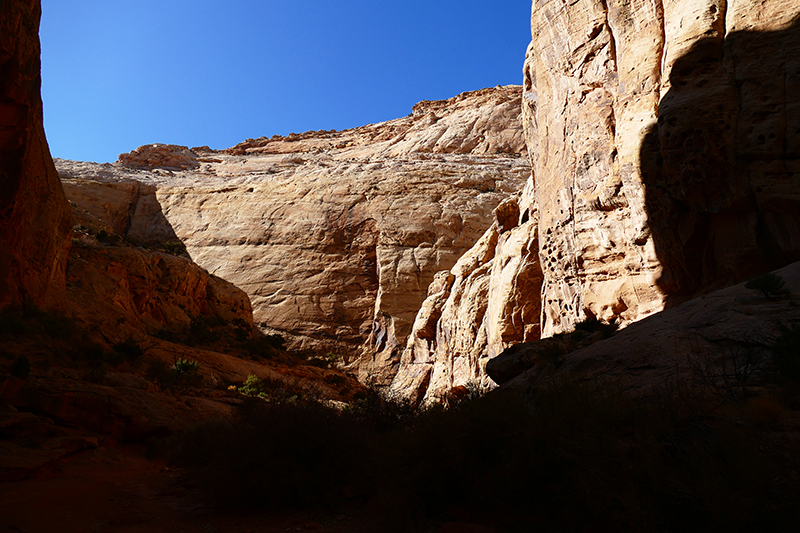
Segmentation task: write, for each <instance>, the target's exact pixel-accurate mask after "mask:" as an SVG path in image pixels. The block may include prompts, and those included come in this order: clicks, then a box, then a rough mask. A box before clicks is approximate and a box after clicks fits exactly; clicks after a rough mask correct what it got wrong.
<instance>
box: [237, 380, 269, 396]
mask: <svg viewBox="0 0 800 533" xmlns="http://www.w3.org/2000/svg"><path fill="white" fill-rule="evenodd" d="M237 390H238V391H239V392H240V393H242V394H244V395H245V396H257V397H260V398H264V399H268V398H269V394H268V393H267V391H266V387H265V386H264V383H263V382H262V381H261V380H260V379H258V376H256V375H255V374H250V375H248V376H247V379H246V380H245V382H244V383H243V384H242V386H241V387H239V388H238V389H237Z"/></svg>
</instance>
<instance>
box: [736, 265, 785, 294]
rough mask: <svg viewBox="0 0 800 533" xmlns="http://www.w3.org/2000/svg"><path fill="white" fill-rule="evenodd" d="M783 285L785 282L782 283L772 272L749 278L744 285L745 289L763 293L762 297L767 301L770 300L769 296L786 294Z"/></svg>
mask: <svg viewBox="0 0 800 533" xmlns="http://www.w3.org/2000/svg"><path fill="white" fill-rule="evenodd" d="M784 285H786V282H785V281H783V280H782V279H781V277H780V276H778V275H776V274H773V273H772V272H768V273H766V274H762V275H760V276H756V277H754V278H750V279H749V280H747V283H745V284H744V286H745V288H747V289H752V290H755V291H761V292H762V293H764V297H765V298H766V299H767V300H771V299H772V298H771V296H778V295H782V294H788V293H789V291H788V290H786V289H785V288H784Z"/></svg>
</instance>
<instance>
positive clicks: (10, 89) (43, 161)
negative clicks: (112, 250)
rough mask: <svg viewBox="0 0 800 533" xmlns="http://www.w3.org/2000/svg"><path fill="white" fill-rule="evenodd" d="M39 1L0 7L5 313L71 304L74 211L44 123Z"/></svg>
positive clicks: (0, 251) (0, 292) (0, 252)
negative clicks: (67, 300)
mask: <svg viewBox="0 0 800 533" xmlns="http://www.w3.org/2000/svg"><path fill="white" fill-rule="evenodd" d="M40 16H41V7H40V5H39V3H38V2H27V1H22V0H9V1H7V2H0V308H3V307H5V306H7V305H13V304H21V303H30V304H34V305H38V306H42V307H48V308H51V307H59V306H63V304H64V297H65V293H64V275H65V274H64V272H65V267H66V258H67V252H68V250H69V242H70V241H69V232H70V225H71V223H70V213H69V206H68V204H67V201H66V199H65V198H64V193H63V191H62V190H61V185H60V184H59V181H58V174H57V173H56V169H55V167H54V166H53V161H52V159H51V158H50V152H49V150H48V147H47V141H46V140H45V136H44V128H43V126H42V97H41V92H40V87H41V76H40V72H39V68H40V67H39V65H40V59H39V18H40Z"/></svg>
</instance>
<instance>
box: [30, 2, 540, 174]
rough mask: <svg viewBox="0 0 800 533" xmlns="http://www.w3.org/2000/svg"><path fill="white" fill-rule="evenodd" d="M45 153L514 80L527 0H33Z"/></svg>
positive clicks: (338, 117)
mask: <svg viewBox="0 0 800 533" xmlns="http://www.w3.org/2000/svg"><path fill="white" fill-rule="evenodd" d="M42 10H43V14H42V25H41V31H40V35H41V40H42V77H43V81H42V98H43V100H44V111H45V130H46V132H47V137H48V141H49V143H50V150H51V152H52V154H53V156H54V157H62V158H68V159H77V160H86V161H97V162H106V161H115V160H116V158H117V156H118V154H120V153H121V152H127V151H130V150H133V149H134V148H136V147H138V146H140V145H142V144H148V143H153V142H162V143H173V144H182V145H188V146H200V145H209V146H211V147H212V148H227V147H230V146H233V145H234V144H236V143H238V142H240V141H243V140H244V139H246V138H249V137H260V136H262V135H267V136H271V135H274V134H281V135H285V134H288V133H291V132H302V131H308V130H319V129H326V130H327V129H337V130H341V129H345V128H350V127H355V126H361V125H364V124H368V123H372V122H380V121H383V120H389V119H393V118H397V117H401V116H404V115H407V114H408V113H409V112H410V111H411V106H412V105H413V104H414V103H416V102H418V101H419V100H436V99H442V98H449V97H451V96H455V95H456V94H458V93H461V92H464V91H469V90H474V89H480V88H483V87H490V86H494V85H508V84H519V83H521V80H522V63H523V61H524V58H525V48H526V46H527V44H528V41H530V26H529V18H530V0H500V1H494V2H489V1H487V0H483V1H473V0H458V1H456V0H432V1H431V0H427V1H416V0H412V1H404V2H381V1H375V0H371V1H367V0H339V1H330V0H328V1H324V0H280V1H274V0H261V1H255V0H191V1H190V0H137V1H135V2H132V1H130V0H71V1H68V2H67V1H64V0H42Z"/></svg>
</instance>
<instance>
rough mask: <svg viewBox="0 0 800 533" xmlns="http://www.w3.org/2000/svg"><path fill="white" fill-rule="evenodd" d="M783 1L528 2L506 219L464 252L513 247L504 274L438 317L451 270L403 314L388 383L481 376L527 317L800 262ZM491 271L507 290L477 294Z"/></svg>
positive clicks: (450, 382)
mask: <svg viewBox="0 0 800 533" xmlns="http://www.w3.org/2000/svg"><path fill="white" fill-rule="evenodd" d="M798 14H800V3H798V2H797V1H796V0H776V1H771V2H752V1H749V0H738V1H737V0H728V1H725V0H663V1H662V0H579V1H577V2H565V1H560V0H551V1H540V0H537V1H534V2H533V9H532V13H531V30H532V41H531V44H530V46H529V48H528V51H527V55H526V61H525V65H524V94H523V121H524V129H525V135H526V141H527V145H528V150H529V155H530V159H531V164H532V175H531V178H530V180H529V182H528V183H527V185H526V186H525V188H524V190H523V192H522V194H521V196H520V198H519V199H518V208H519V226H518V227H517V228H515V229H514V230H513V232H511V233H509V238H508V239H506V240H505V241H502V242H501V241H500V240H498V243H497V244H496V245H494V247H495V249H494V250H493V251H488V248H491V243H490V242H485V243H483V244H480V245H479V246H478V247H477V248H476V249H474V250H473V251H472V252H470V254H474V253H477V254H478V255H481V253H482V252H480V250H479V248H480V247H481V246H483V247H484V248H487V247H488V248H487V252H486V254H484V255H483V256H482V257H485V258H487V261H489V260H491V259H490V258H491V257H495V258H497V257H504V256H507V257H508V258H513V260H510V259H505V260H504V261H507V262H509V263H510V264H511V266H510V270H511V271H510V272H509V271H505V270H501V269H500V268H499V266H498V265H492V267H491V268H489V267H488V263H485V264H484V265H483V266H482V267H480V268H481V270H480V272H478V270H473V271H471V273H470V274H468V277H469V276H471V278H470V279H469V281H468V284H469V286H470V287H474V288H475V292H469V291H467V293H469V294H470V296H469V300H470V301H472V302H475V303H476V305H477V306H478V308H482V309H484V310H487V311H488V310H489V309H490V308H491V309H501V311H500V312H499V313H494V314H489V313H479V312H474V313H472V314H471V315H469V316H468V315H465V314H464V313H456V314H452V313H448V312H447V309H448V305H455V304H457V303H458V302H459V301H463V297H462V296H460V295H461V294H467V293H464V292H463V291H462V290H461V289H459V280H460V279H461V278H459V274H460V273H461V272H460V271H456V269H454V270H453V271H452V279H453V284H452V285H450V287H452V288H453V289H450V290H451V292H450V296H449V297H450V303H449V304H448V303H444V302H445V301H446V300H447V296H445V295H444V294H442V295H441V296H440V297H439V300H440V301H441V302H442V303H441V305H440V306H437V305H434V304H433V303H432V302H433V300H430V301H429V302H428V305H427V307H424V308H423V310H422V312H421V313H420V315H418V318H417V323H418V325H419V330H418V332H417V331H415V333H414V335H412V337H411V338H410V339H409V342H408V346H407V347H406V351H405V353H404V355H403V357H402V362H401V365H400V368H399V371H398V374H397V378H396V379H395V383H394V384H393V386H392V387H393V389H394V390H396V391H398V392H399V393H401V394H408V395H411V396H412V397H414V398H417V399H421V398H427V399H433V398H441V397H442V396H443V395H444V394H446V392H447V391H448V390H452V389H453V388H455V387H458V386H465V385H467V384H469V383H470V382H472V383H476V384H480V385H487V384H488V385H491V383H490V382H488V383H487V378H486V376H485V374H483V365H484V364H485V361H486V360H487V359H488V358H491V357H493V356H494V355H495V354H497V353H498V351H499V350H502V348H504V347H508V346H510V345H511V344H514V343H516V342H522V341H525V340H528V338H529V336H530V334H529V333H527V332H528V331H530V332H533V331H534V330H540V331H541V335H542V336H543V337H549V336H551V335H553V334H556V333H560V332H565V331H571V330H572V329H573V328H574V327H575V325H576V324H577V323H579V322H582V321H584V320H586V319H598V320H601V321H606V322H610V321H617V322H618V323H620V324H621V325H623V326H625V325H627V324H630V323H632V322H635V321H638V320H640V319H642V318H643V317H646V316H648V315H650V314H652V313H655V312H657V311H661V310H663V309H665V308H669V307H672V306H674V305H677V304H679V303H681V302H684V301H687V300H689V299H692V298H694V297H696V296H698V295H701V294H704V293H707V292H709V291H711V290H715V289H718V288H721V287H725V286H729V285H732V284H735V283H738V282H740V281H742V280H744V279H747V278H748V277H750V276H752V275H755V274H757V273H761V272H765V271H769V270H772V269H774V268H778V267H780V266H783V265H786V264H788V263H790V262H792V261H797V260H799V259H800V181H799V179H800V178H798V176H800V174H798V171H800V144H798V143H799V142H800V141H799V140H798V139H800V113H799V112H798V109H800V90H798V88H800V86H798V84H799V83H800V28H798V25H797V20H798ZM532 220H536V221H537V222H536V223H531V221H532ZM511 225H512V226H513V224H511ZM498 235H500V233H498ZM511 235H513V238H512V237H511ZM521 242H525V243H526V245H525V246H520V245H519V244H518V243H521ZM537 242H538V258H537V257H534V255H535V254H533V253H531V250H530V247H531V245H534V243H537ZM470 254H468V256H469V255H470ZM468 256H465V261H467V262H469V261H468ZM537 259H538V264H539V265H540V267H538V268H540V269H541V286H540V287H539V286H537V276H536V275H535V274H533V275H531V272H535V270H536V269H537V267H536V266H535V265H534V263H537ZM464 274H465V272H464ZM462 277H463V276H462ZM501 278H502V279H506V280H511V281H510V282H509V283H510V286H509V287H508V288H507V289H506V290H504V291H502V292H497V291H495V292H493V293H491V294H490V292H489V291H490V288H491V287H494V286H495V285H497V284H498V283H500V282H501ZM517 279H518V280H519V281H516V280H517ZM466 282H467V281H466V278H464V280H462V281H461V283H462V284H463V283H466ZM441 285H442V283H441V280H439V283H438V284H436V283H435V284H434V285H432V286H431V289H430V292H431V298H432V299H434V300H435V299H436V294H439V293H440V292H441V290H440V289H441ZM453 290H455V292H452V291H453ZM520 302H526V303H527V304H528V305H529V306H530V305H536V306H540V308H541V313H534V312H531V310H530V309H528V310H523V307H522V306H521V305H520ZM470 305H473V304H470ZM433 308H436V311H435V312H431V309H433ZM439 314H440V316H439ZM534 316H535V318H533V317H534ZM520 317H521V318H520ZM437 320H438V322H437ZM465 321H467V322H470V321H471V322H470V323H469V324H464V322H465ZM508 323H515V324H516V326H515V327H514V328H508V327H507V326H504V324H508ZM415 328H416V326H415ZM504 328H505V329H504ZM503 329H504V330H505V331H506V332H507V334H506V336H505V337H503V336H502V335H501V336H498V335H497V334H495V335H494V336H492V335H491V334H490V333H489V332H491V331H499V330H503ZM465 345H469V346H470V347H469V349H468V350H462V349H460V348H459V346H465Z"/></svg>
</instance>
